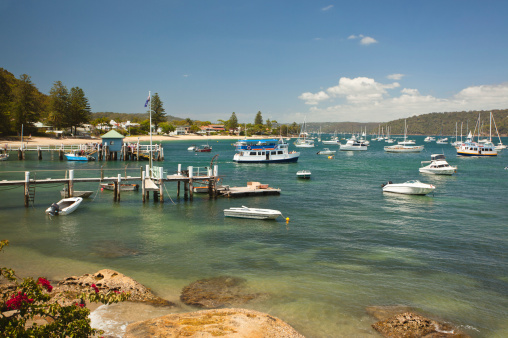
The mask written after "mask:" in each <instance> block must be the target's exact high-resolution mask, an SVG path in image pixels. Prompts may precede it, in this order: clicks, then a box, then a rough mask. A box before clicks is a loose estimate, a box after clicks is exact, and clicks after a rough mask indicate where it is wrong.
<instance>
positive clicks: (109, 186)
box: [101, 183, 139, 191]
mask: <svg viewBox="0 0 508 338" xmlns="http://www.w3.org/2000/svg"><path fill="white" fill-rule="evenodd" d="M101 188H102V189H106V190H115V184H114V183H101ZM138 190H139V184H127V183H126V184H122V183H120V191H138Z"/></svg>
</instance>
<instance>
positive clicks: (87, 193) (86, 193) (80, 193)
mask: <svg viewBox="0 0 508 338" xmlns="http://www.w3.org/2000/svg"><path fill="white" fill-rule="evenodd" d="M92 194H93V191H90V190H83V191H80V190H74V191H73V193H72V195H73V196H72V197H81V198H88V197H90V196H92ZM60 196H62V198H68V197H69V191H68V190H67V189H63V190H60Z"/></svg>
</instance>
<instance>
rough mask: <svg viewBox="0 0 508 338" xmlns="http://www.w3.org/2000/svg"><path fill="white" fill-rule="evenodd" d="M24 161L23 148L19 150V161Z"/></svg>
mask: <svg viewBox="0 0 508 338" xmlns="http://www.w3.org/2000/svg"><path fill="white" fill-rule="evenodd" d="M22 159H23V150H21V148H19V149H18V160H22Z"/></svg>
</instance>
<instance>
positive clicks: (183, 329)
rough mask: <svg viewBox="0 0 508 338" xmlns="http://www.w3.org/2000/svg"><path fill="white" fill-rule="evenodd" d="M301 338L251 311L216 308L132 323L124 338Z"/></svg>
mask: <svg viewBox="0 0 508 338" xmlns="http://www.w3.org/2000/svg"><path fill="white" fill-rule="evenodd" d="M181 336H185V337H215V336H222V337H249V338H258V337H259V338H261V337H265V338H269V337H280V338H282V337H302V338H303V336H302V335H301V334H299V333H298V332H297V331H296V330H295V329H293V328H292V327H291V326H290V325H288V324H287V323H285V322H283V321H282V320H280V319H278V318H275V317H273V316H270V315H268V314H266V313H261V312H257V311H253V310H245V309H215V310H202V311H197V312H189V313H177V314H170V315H166V316H163V317H159V318H154V319H149V320H145V321H142V322H137V323H132V324H130V325H129V326H127V330H126V332H125V335H124V338H134V337H136V338H139V337H181Z"/></svg>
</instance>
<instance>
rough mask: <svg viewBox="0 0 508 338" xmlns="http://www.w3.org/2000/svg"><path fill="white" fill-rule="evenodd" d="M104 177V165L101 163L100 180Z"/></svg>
mask: <svg viewBox="0 0 508 338" xmlns="http://www.w3.org/2000/svg"><path fill="white" fill-rule="evenodd" d="M103 179H104V166H103V165H101V181H102V180H103Z"/></svg>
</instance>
